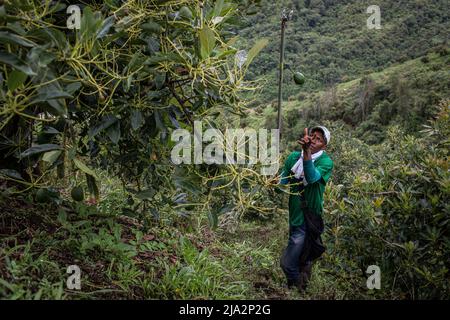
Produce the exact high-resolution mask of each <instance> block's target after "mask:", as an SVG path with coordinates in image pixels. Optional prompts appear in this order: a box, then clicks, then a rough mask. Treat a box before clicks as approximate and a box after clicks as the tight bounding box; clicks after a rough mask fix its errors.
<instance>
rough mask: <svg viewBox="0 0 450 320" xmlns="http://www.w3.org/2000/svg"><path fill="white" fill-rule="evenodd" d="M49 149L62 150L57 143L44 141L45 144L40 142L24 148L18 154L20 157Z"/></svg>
mask: <svg viewBox="0 0 450 320" xmlns="http://www.w3.org/2000/svg"><path fill="white" fill-rule="evenodd" d="M51 150H62V148H61V146H59V145H57V144H51V143H46V144H40V145H37V146H34V147H31V148H29V149H27V150H25V151H24V152H22V153H21V154H20V156H19V157H20V159H22V158H25V157H29V156H32V155H35V154H39V153H43V152H47V151H51Z"/></svg>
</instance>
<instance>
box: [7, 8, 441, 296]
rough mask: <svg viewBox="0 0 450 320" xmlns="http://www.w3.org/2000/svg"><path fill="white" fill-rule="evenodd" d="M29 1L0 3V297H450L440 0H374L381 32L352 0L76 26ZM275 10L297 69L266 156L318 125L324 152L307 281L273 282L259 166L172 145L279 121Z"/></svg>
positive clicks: (157, 13)
mask: <svg viewBox="0 0 450 320" xmlns="http://www.w3.org/2000/svg"><path fill="white" fill-rule="evenodd" d="M41 2H42V1H37V0H28V1H18V0H8V1H5V3H4V5H2V6H0V29H1V30H0V103H1V105H2V108H1V113H0V133H1V134H0V149H1V150H2V154H1V157H0V191H1V193H0V297H2V298H8V299H13V298H15V299H48V298H57V299H60V298H61V299H79V298H86V299H95V298H131V299H143V298H145V299H152V298H162V299H167V298H177V299H185V298H195V299H242V298H247V299H254V298H261V299H266V298H268V299H298V298H300V299H352V298H357V299H372V298H386V299H448V298H449V297H450V283H449V279H450V276H449V268H450V265H449V261H450V238H449V229H450V228H449V227H450V217H449V212H450V211H449V194H450V179H449V178H450V177H449V173H450V171H449V161H448V156H449V154H448V152H449V144H450V141H449V136H450V132H449V131H450V126H449V102H450V100H449V98H450V97H449V85H450V80H449V77H448V71H449V65H450V55H449V54H448V52H449V49H448V47H447V46H446V43H445V41H446V39H447V38H448V29H449V28H448V15H447V14H446V10H445V9H444V7H445V6H444V4H445V3H444V1H436V2H433V3H425V2H423V1H399V2H396V3H393V2H389V1H382V2H381V3H380V4H379V5H380V7H381V8H382V24H383V29H382V30H380V31H376V32H375V31H373V30H372V31H370V30H367V29H366V28H365V19H366V18H367V15H366V14H365V9H366V7H367V6H368V5H369V3H368V2H367V5H366V3H365V2H361V1H322V0H318V1H313V0H311V1H295V2H292V4H291V2H288V1H281V2H268V1H261V3H260V1H222V0H218V1H205V3H203V4H202V3H200V2H198V1H194V0H172V1H170V0H160V1H154V2H147V1H139V0H126V1H122V0H109V1H104V2H103V1H89V2H86V1H84V4H83V5H82V6H80V7H81V8H82V16H81V28H80V30H69V29H67V28H65V25H66V20H67V17H68V14H66V6H67V5H68V2H67V3H66V2H64V1H59V2H54V1H43V3H44V5H43V4H42V3H41ZM282 6H286V7H295V8H294V9H295V10H296V14H295V15H294V20H293V21H291V22H289V28H291V29H288V30H289V31H288V41H287V47H286V49H287V60H288V61H289V64H290V66H291V67H293V68H295V69H296V70H301V71H302V72H304V73H305V74H306V75H307V82H306V85H305V87H302V89H301V91H298V88H299V87H298V86H297V87H295V86H294V85H291V84H290V82H292V81H290V78H289V77H288V78H287V79H286V81H289V83H286V86H285V87H286V96H287V97H289V99H288V101H286V103H284V104H283V117H284V119H283V124H284V128H283V141H282V150H281V158H280V159H279V160H280V162H281V161H282V160H283V159H284V158H285V156H286V154H288V153H289V152H290V151H291V150H292V149H294V148H297V145H296V142H295V141H296V139H297V138H298V134H299V133H300V132H301V131H302V129H303V127H304V126H307V125H308V126H309V125H313V124H317V123H324V124H325V125H326V126H328V127H329V128H330V130H331V132H332V143H331V145H330V147H329V151H328V152H329V154H330V155H331V157H332V158H333V160H334V162H335V169H334V172H333V176H332V179H331V181H330V182H329V184H328V185H327V189H326V194H325V212H324V220H325V222H326V231H325V233H324V242H325V244H326V246H327V248H328V250H327V252H326V254H325V255H324V256H323V257H322V258H321V259H320V260H319V261H318V262H317V263H316V264H315V265H314V274H313V278H312V280H311V284H310V285H309V287H308V290H307V291H306V292H304V293H302V294H299V293H297V292H295V291H289V290H287V289H286V288H285V287H284V275H283V274H282V272H281V269H280V268H279V256H280V254H281V250H282V249H283V247H284V246H285V242H286V236H287V216H286V215H287V210H286V208H287V195H286V194H279V193H277V192H275V188H274V187H273V185H272V184H271V177H269V176H264V175H261V174H260V171H259V168H260V167H259V165H257V166H253V167H249V166H246V165H240V166H235V165H217V164H211V165H206V164H189V165H175V164H174V163H173V162H172V161H171V160H170V154H171V150H172V148H173V146H174V145H175V142H173V141H172V140H171V135H172V132H173V131H174V130H175V129H179V128H183V129H187V130H188V131H190V132H192V130H193V124H194V121H196V120H202V122H203V124H204V126H207V127H208V128H218V129H221V130H225V129H226V128H237V127H244V126H250V127H253V128H256V129H258V128H267V129H271V128H274V127H275V120H276V118H275V115H276V114H275V113H276V110H275V109H274V104H273V101H272V99H273V98H274V94H275V92H276V84H275V82H274V81H275V77H276V68H277V60H278V47H277V46H278V44H279V42H278V41H274V40H277V39H278V33H277V32H279V30H278V27H279V26H278V23H279V16H278V13H279V12H280V11H281V7H282ZM252 12H253V13H256V14H253V15H250V14H251V13H252ZM246 25H247V26H248V25H251V28H250V27H246ZM236 34H239V37H236V36H235V35H236ZM264 38H266V39H264ZM267 39H270V41H267ZM242 50H245V51H246V52H245V53H246V54H245V55H243V54H242V53H243V51H242ZM243 56H244V57H245V58H243ZM265 79H266V80H267V81H266V82H264V81H265ZM205 129H207V128H205V127H204V128H203V130H205ZM73 264H76V265H78V266H79V267H80V268H81V270H82V284H81V285H82V290H80V291H78V290H69V289H67V288H66V279H67V276H68V275H67V273H66V268H67V266H69V265H73ZM373 264H375V265H378V266H379V267H380V268H381V272H382V274H381V276H382V288H381V290H368V289H367V287H366V280H367V275H366V273H365V272H366V269H367V267H368V266H369V265H373Z"/></svg>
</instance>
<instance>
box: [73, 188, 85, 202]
mask: <svg viewBox="0 0 450 320" xmlns="http://www.w3.org/2000/svg"><path fill="white" fill-rule="evenodd" d="M70 195H71V196H72V199H73V200H75V201H83V199H84V192H83V188H82V187H80V186H77V187H74V188H73V189H72V191H71V192H70Z"/></svg>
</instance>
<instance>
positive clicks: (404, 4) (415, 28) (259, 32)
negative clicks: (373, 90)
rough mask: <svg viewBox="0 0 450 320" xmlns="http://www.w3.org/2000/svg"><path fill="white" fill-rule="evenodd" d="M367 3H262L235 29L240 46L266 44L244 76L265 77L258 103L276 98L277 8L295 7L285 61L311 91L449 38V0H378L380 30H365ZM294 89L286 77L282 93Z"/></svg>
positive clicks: (413, 55) (379, 67) (419, 52)
mask: <svg viewBox="0 0 450 320" xmlns="http://www.w3.org/2000/svg"><path fill="white" fill-rule="evenodd" d="M373 4H374V3H372V2H371V1H335V0H308V1H306V0H300V1H286V0H283V1H266V0H264V1H262V2H261V8H260V9H259V10H258V12H257V14H255V15H254V16H250V18H248V20H247V27H246V28H244V29H242V30H239V31H238V33H239V35H240V37H241V44H242V45H245V46H246V47H250V45H251V43H252V41H254V40H253V39H258V38H260V37H266V38H268V39H270V42H269V45H268V46H267V47H266V48H265V49H264V50H263V52H262V53H261V54H260V55H259V56H258V57H257V59H255V62H254V64H253V66H252V67H251V68H250V72H249V74H248V77H249V78H250V79H251V78H254V77H261V76H265V77H267V78H268V83H267V85H266V86H265V87H264V90H263V92H262V95H261V97H260V98H259V100H260V101H261V102H267V101H271V100H272V99H275V98H276V92H277V74H278V73H277V72H278V70H277V69H278V59H279V45H280V13H281V11H282V8H289V9H293V10H294V15H293V19H292V21H290V22H288V27H287V30H286V57H285V58H286V59H285V60H286V62H287V63H289V64H290V65H291V66H293V67H294V68H295V69H296V70H298V71H302V72H303V73H304V74H305V75H306V76H307V77H308V81H307V83H306V85H305V87H304V89H303V90H306V91H311V90H316V89H318V88H324V87H327V86H330V85H332V84H336V83H339V82H345V81H349V80H353V79H356V78H359V77H361V76H363V75H364V74H366V73H367V72H380V71H382V70H383V69H385V68H387V67H389V66H391V65H393V64H396V63H399V62H405V61H407V60H410V59H414V58H417V57H420V56H422V55H424V54H426V53H428V52H429V50H430V49H432V48H435V47H441V46H443V45H444V46H445V45H446V43H447V41H448V40H447V39H448V38H449V30H450V23H449V20H448V2H447V1H443V0H438V1H432V2H430V1H428V2H427V1H422V0H416V1H409V0H408V1H406V0H402V1H387V0H383V1H378V2H377V3H376V4H377V5H379V7H380V11H381V29H380V30H374V29H372V30H369V29H368V28H367V24H366V20H367V18H369V16H370V14H368V13H366V9H367V7H368V6H369V5H373ZM297 88H298V87H296V86H295V85H294V84H293V82H292V81H291V77H290V76H288V77H287V79H286V84H285V89H284V92H285V97H288V96H290V95H293V94H296V92H297V90H298V89H297Z"/></svg>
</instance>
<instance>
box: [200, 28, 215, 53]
mask: <svg viewBox="0 0 450 320" xmlns="http://www.w3.org/2000/svg"><path fill="white" fill-rule="evenodd" d="M199 37H200V56H201V58H202V59H206V58H208V57H209V56H210V55H211V52H212V51H213V49H214V47H215V46H216V37H215V35H214V32H213V31H212V30H211V28H209V27H208V26H205V27H203V28H202V29H201V30H200V33H199Z"/></svg>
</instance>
